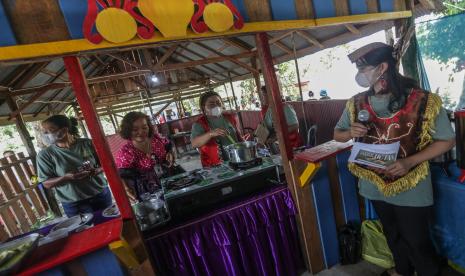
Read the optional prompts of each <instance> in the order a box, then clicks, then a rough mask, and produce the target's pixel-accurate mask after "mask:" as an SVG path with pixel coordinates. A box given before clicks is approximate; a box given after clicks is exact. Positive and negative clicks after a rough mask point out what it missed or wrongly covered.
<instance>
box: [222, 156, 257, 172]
mask: <svg viewBox="0 0 465 276" xmlns="http://www.w3.org/2000/svg"><path fill="white" fill-rule="evenodd" d="M262 163H263V160H262V159H261V158H256V159H254V160H251V161H247V162H240V163H234V162H229V166H230V167H231V168H232V169H233V170H248V169H251V168H254V167H256V166H260V165H261V164H262Z"/></svg>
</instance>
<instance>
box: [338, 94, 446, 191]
mask: <svg viewBox="0 0 465 276" xmlns="http://www.w3.org/2000/svg"><path fill="white" fill-rule="evenodd" d="M362 109H365V110H367V111H368V112H369V113H370V122H369V123H368V127H369V130H368V133H367V134H366V135H365V137H364V138H363V139H362V142H363V143H368V144H390V143H394V142H397V141H399V142H400V149H399V153H398V156H397V159H403V158H406V157H408V156H410V155H413V154H415V153H417V152H419V151H421V150H423V149H424V148H425V147H426V146H428V145H429V144H430V143H432V141H433V140H432V137H431V131H432V130H433V128H434V121H435V119H436V116H437V115H438V114H439V111H440V109H441V99H440V98H439V96H438V95H436V94H433V93H430V92H426V91H422V90H418V89H412V91H411V93H410V95H409V96H408V98H407V102H406V104H405V106H404V107H403V108H402V109H401V110H399V111H397V112H396V113H394V114H393V115H392V116H391V117H389V118H380V117H378V116H377V115H376V113H375V112H374V110H373V108H372V106H371V105H370V103H369V96H368V93H367V92H364V93H360V94H358V95H356V96H354V97H353V98H351V99H350V100H349V101H348V102H347V110H348V112H349V117H350V120H351V122H352V123H353V122H354V121H356V118H357V114H358V112H359V111H360V110H362ZM349 170H350V171H351V172H352V173H353V174H354V175H355V176H357V177H358V178H362V179H365V180H368V181H370V182H372V183H374V184H375V185H376V186H377V187H378V189H379V190H380V191H381V192H382V193H383V194H384V195H385V196H393V195H396V194H398V193H401V192H404V191H407V190H409V189H412V188H414V187H415V186H416V185H417V184H418V183H419V182H420V180H422V179H424V178H425V177H426V176H427V175H428V173H429V166H428V161H425V162H422V163H420V164H419V165H417V166H416V167H414V168H413V169H411V170H410V171H409V172H408V173H407V174H406V175H404V176H403V177H399V178H390V177H388V176H387V175H384V174H377V173H375V172H374V171H372V170H370V169H369V167H366V166H362V165H358V164H355V163H349Z"/></svg>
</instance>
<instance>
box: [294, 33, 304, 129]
mask: <svg viewBox="0 0 465 276" xmlns="http://www.w3.org/2000/svg"><path fill="white" fill-rule="evenodd" d="M292 49H293V51H294V63H295V71H296V74H297V83H298V85H299V93H300V102H301V107H302V114H303V116H304V126H305V129H304V130H305V131H304V134H305V135H306V134H307V131H308V123H307V112H305V107H304V95H303V93H302V82H301V81H300V70H299V62H298V61H297V49H296V47H295V35H294V33H292Z"/></svg>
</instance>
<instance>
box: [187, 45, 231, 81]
mask: <svg viewBox="0 0 465 276" xmlns="http://www.w3.org/2000/svg"><path fill="white" fill-rule="evenodd" d="M182 49H183V50H184V51H187V52H189V53H191V54H192V55H194V56H196V57H198V58H200V59H206V58H208V57H206V56H203V55H201V54H199V53H197V52H195V51H193V50H191V49H189V48H188V47H184V46H183V47H182ZM210 52H211V51H210ZM185 58H187V57H185ZM190 60H193V59H190ZM215 65H216V66H218V67H220V68H221V69H222V70H223V71H227V70H230V69H228V68H227V67H225V66H223V65H221V64H219V63H215ZM215 72H216V74H220V75H222V76H223V77H224V78H226V75H224V74H223V73H220V72H218V71H216V70H215ZM233 74H235V75H240V74H239V73H237V72H236V71H234V72H233Z"/></svg>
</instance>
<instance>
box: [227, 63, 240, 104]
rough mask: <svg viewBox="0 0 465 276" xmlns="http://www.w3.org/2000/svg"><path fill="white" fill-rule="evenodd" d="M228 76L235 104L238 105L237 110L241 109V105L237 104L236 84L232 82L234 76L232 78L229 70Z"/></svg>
mask: <svg viewBox="0 0 465 276" xmlns="http://www.w3.org/2000/svg"><path fill="white" fill-rule="evenodd" d="M228 77H229V84H230V85H231V90H232V94H233V100H234V105H235V107H236V110H237V111H239V106H238V105H237V98H236V92H235V91H234V86H233V83H232V78H231V73H230V72H228Z"/></svg>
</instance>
